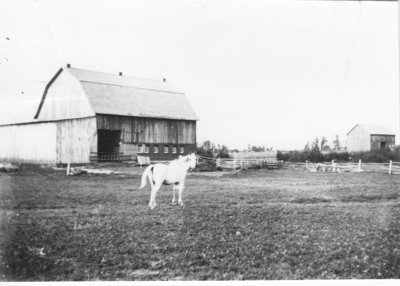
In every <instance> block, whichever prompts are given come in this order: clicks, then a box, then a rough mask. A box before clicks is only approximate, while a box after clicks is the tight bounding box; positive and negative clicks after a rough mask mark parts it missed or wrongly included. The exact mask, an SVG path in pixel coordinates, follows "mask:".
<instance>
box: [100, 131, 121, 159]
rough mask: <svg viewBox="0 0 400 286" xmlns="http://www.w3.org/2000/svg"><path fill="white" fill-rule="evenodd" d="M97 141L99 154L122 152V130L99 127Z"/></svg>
mask: <svg viewBox="0 0 400 286" xmlns="http://www.w3.org/2000/svg"><path fill="white" fill-rule="evenodd" d="M97 140H98V141H97V143H98V145H97V146H98V147H97V148H98V154H99V155H113V154H118V153H119V152H120V150H119V146H120V142H121V130H105V129H98V131H97Z"/></svg>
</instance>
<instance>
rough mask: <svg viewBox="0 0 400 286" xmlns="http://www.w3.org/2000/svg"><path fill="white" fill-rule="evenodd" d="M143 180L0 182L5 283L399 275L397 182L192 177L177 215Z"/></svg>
mask: <svg viewBox="0 0 400 286" xmlns="http://www.w3.org/2000/svg"><path fill="white" fill-rule="evenodd" d="M138 186H139V176H138V175H136V176H132V175H108V176H107V175H81V176H70V177H67V176H65V173H64V172H61V171H55V170H52V169H41V168H37V167H36V168H35V167H28V166H25V167H24V168H23V169H22V170H20V171H18V172H13V173H0V188H1V189H0V204H1V217H0V235H1V237H0V243H1V245H0V251H1V252H0V273H1V274H0V275H1V277H0V280H3V281H42V280H45V281H47V280H206V279H209V280H233V279H238V280H250V279H251V280H254V279H337V278H340V279H350V278H357V279H364V278H369V279H371V278H372V279H378V278H400V176H388V175H383V174H370V173H352V174H350V173H346V174H343V173H342V174H337V173H306V172H300V171H289V170H279V171H268V170H252V171H245V172H241V173H236V174H233V173H232V174H226V175H224V176H222V177H217V176H212V175H202V174H192V175H190V176H189V177H188V178H187V183H186V189H185V191H184V202H185V205H184V206H183V207H179V206H172V205H171V199H172V191H171V190H170V188H171V187H170V188H167V187H163V188H162V190H161V191H160V192H159V194H158V196H157V203H158V205H157V207H156V208H155V209H154V210H152V211H150V210H149V209H148V199H149V188H148V186H147V187H146V190H144V191H143V190H141V191H139V190H138Z"/></svg>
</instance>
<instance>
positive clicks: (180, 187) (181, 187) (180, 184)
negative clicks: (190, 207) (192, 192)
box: [178, 181, 184, 206]
mask: <svg viewBox="0 0 400 286" xmlns="http://www.w3.org/2000/svg"><path fill="white" fill-rule="evenodd" d="M183 183H184V182H183V181H182V182H180V183H179V185H178V188H179V198H178V204H179V205H180V206H183V202H182V192H183V185H184V184H183Z"/></svg>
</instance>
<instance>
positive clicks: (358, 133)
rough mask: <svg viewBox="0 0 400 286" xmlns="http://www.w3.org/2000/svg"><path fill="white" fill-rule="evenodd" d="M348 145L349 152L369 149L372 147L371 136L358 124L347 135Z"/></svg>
mask: <svg viewBox="0 0 400 286" xmlns="http://www.w3.org/2000/svg"><path fill="white" fill-rule="evenodd" d="M346 146H347V151H349V152H359V151H369V150H370V149H371V136H370V134H369V133H368V132H366V131H365V130H363V129H362V128H360V127H359V126H357V127H355V128H354V129H353V130H352V131H350V133H349V134H348V135H347V140H346Z"/></svg>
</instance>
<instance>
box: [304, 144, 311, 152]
mask: <svg viewBox="0 0 400 286" xmlns="http://www.w3.org/2000/svg"><path fill="white" fill-rule="evenodd" d="M304 151H305V152H310V151H311V148H310V142H307V144H306V146H304Z"/></svg>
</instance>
